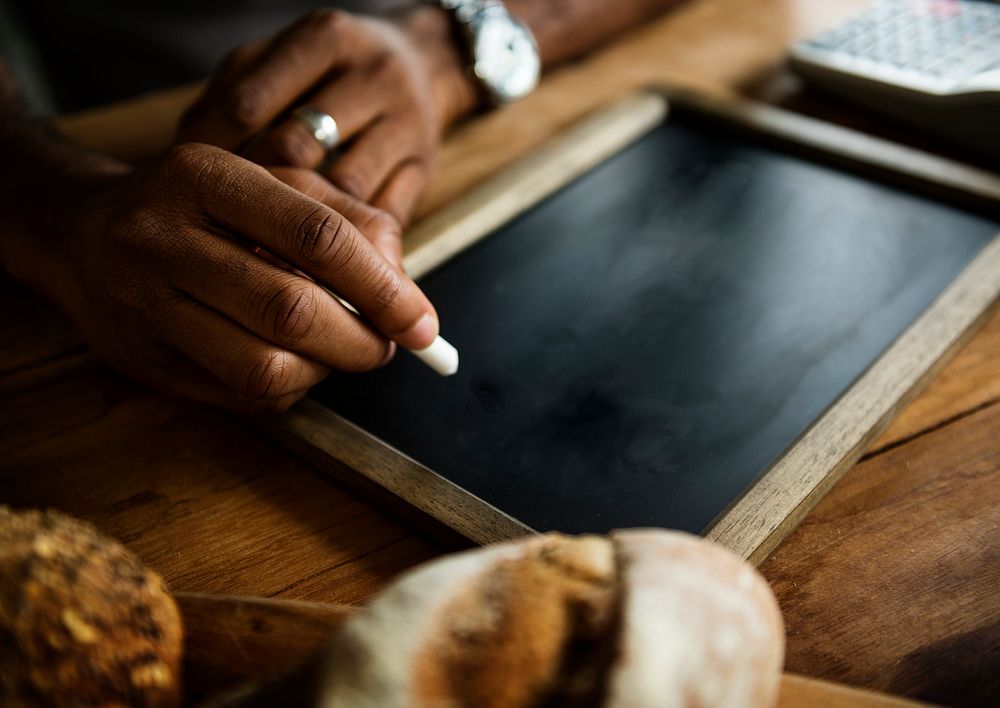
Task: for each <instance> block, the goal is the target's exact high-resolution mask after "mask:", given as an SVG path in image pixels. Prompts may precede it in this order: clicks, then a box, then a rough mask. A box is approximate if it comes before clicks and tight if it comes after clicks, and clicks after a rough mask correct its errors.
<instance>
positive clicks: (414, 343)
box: [396, 313, 438, 349]
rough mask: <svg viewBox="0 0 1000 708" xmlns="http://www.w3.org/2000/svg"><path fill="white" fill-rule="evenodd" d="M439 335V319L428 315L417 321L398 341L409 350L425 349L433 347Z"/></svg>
mask: <svg viewBox="0 0 1000 708" xmlns="http://www.w3.org/2000/svg"><path fill="white" fill-rule="evenodd" d="M437 335H438V321H437V317H434V316H433V315H431V314H430V313H427V314H425V315H424V316H423V317H421V318H420V319H419V320H417V322H416V324H414V325H413V326H412V327H410V328H409V329H408V330H406V331H405V332H403V334H402V335H400V337H399V338H398V339H397V340H396V341H398V342H399V343H400V344H402V345H403V346H404V347H406V348H407V349H424V348H426V347H429V346H430V345H431V343H432V342H433V341H434V338H435V337H437Z"/></svg>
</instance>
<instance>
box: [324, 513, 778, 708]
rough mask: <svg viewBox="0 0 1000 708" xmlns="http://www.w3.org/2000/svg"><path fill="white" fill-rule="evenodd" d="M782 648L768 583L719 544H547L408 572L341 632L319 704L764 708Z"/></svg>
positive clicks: (638, 540) (551, 538)
mask: <svg viewBox="0 0 1000 708" xmlns="http://www.w3.org/2000/svg"><path fill="white" fill-rule="evenodd" d="M783 647H784V634H783V629H782V623H781V616H780V613H779V611H778V608H777V604H776V603H775V600H774V597H773V595H772V594H771V592H770V589H769V588H768V586H767V584H766V583H765V582H764V580H763V579H762V578H761V577H760V576H759V575H758V574H757V572H756V571H755V570H754V569H753V568H752V567H750V566H749V565H747V564H746V563H744V562H743V561H741V560H739V559H738V558H736V557H734V556H732V555H731V554H729V553H728V552H726V551H725V550H723V549H721V548H720V547H718V546H715V545H713V544H711V543H709V542H707V541H704V540H702V539H699V538H696V537H693V536H689V535H687V534H681V533H676V532H667V531H661V530H641V531H624V532H616V533H613V534H612V535H611V536H610V538H602V537H596V536H581V537H567V536H561V535H556V534H552V535H547V536H542V537H536V538H532V539H528V540H524V541H520V542H515V543H506V544H500V545H496V546H492V547H489V548H484V549H480V550H475V551H469V552H466V553H461V554H457V555H454V556H450V557H448V558H445V559H442V560H440V561H436V562H432V563H430V564H427V565H425V566H422V567H420V568H418V569H417V570H415V571H412V572H411V573H409V574H407V575H405V576H404V577H403V578H401V579H400V580H399V581H398V582H397V583H395V584H394V585H393V586H391V587H390V588H389V589H388V590H386V592H385V593H383V594H382V595H381V596H379V597H378V598H376V600H375V601H374V602H373V603H372V604H371V605H370V606H369V607H368V608H367V609H366V610H365V611H363V612H361V613H359V614H358V615H357V616H355V617H353V618H352V619H350V620H349V621H348V622H347V623H346V624H345V625H344V627H343V628H342V630H341V631H340V632H338V634H337V636H336V637H335V638H334V640H333V643H332V645H331V648H330V651H329V652H328V654H327V657H326V659H325V665H324V667H323V669H322V671H320V672H319V677H320V681H321V687H320V691H319V700H318V702H317V705H321V706H325V707H330V708H341V707H343V708H348V707H349V708H369V707H371V708H375V707H378V708H387V707H393V706H399V707H400V708H402V707H403V706H418V707H421V708H423V707H427V708H431V707H433V708H465V707H466V706H468V707H470V708H494V707H495V708H537V707H538V706H567V707H569V708H572V707H574V706H578V707H597V706H607V707H609V708H626V707H628V708H646V707H648V708H670V707H671V706H678V707H680V706H768V705H772V704H773V703H774V701H775V699H776V697H777V689H778V683H779V679H780V672H781V665H782V659H783Z"/></svg>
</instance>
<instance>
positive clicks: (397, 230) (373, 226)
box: [356, 207, 403, 239]
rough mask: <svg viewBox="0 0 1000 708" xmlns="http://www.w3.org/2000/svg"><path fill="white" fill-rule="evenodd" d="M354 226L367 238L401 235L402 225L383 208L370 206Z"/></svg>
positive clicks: (398, 236)
mask: <svg viewBox="0 0 1000 708" xmlns="http://www.w3.org/2000/svg"><path fill="white" fill-rule="evenodd" d="M356 226H357V227H358V228H359V229H361V231H362V232H364V233H365V234H367V235H368V237H369V238H373V237H379V238H395V239H401V238H402V237H403V227H402V226H401V225H400V223H399V221H397V220H396V217H394V216H393V215H392V214H390V213H389V212H387V211H385V210H384V209H377V208H374V207H373V208H371V209H370V210H367V211H366V215H365V217H364V219H363V220H362V221H361V222H360V223H357V224H356Z"/></svg>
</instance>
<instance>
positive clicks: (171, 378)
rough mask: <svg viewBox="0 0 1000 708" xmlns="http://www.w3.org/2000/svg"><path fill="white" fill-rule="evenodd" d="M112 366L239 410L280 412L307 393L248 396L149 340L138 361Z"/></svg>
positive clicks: (165, 389)
mask: <svg viewBox="0 0 1000 708" xmlns="http://www.w3.org/2000/svg"><path fill="white" fill-rule="evenodd" d="M111 360H112V363H114V365H115V368H117V369H118V370H119V371H121V372H122V373H123V374H125V375H126V376H128V377H129V378H131V379H134V380H136V381H138V382H139V383H142V384H145V385H146V386H149V387H150V388H153V389H155V390H157V391H159V392H161V393H165V394H167V395H171V396H178V397H180V398H186V399H188V400H191V401H195V402H197V403H207V404H209V405H213V406H221V407H223V408H228V409H229V410H233V411H238V412H240V413H251V414H264V413H283V412H284V411H286V410H288V409H289V408H290V407H291V406H292V405H294V404H295V403H296V402H298V401H300V400H301V399H303V398H305V396H306V395H307V394H308V393H309V391H308V389H304V390H302V391H295V392H292V393H287V394H284V395H281V396H278V397H276V398H250V397H249V396H244V395H241V394H238V393H236V392H235V391H233V390H231V389H230V388H228V387H227V386H225V385H224V384H222V383H221V382H220V381H219V380H218V379H216V378H215V377H214V376H212V375H211V374H209V373H208V372H207V371H205V370H204V369H202V368H201V367H199V366H196V365H195V364H194V363H192V362H191V361H189V360H187V359H185V358H183V355H181V354H180V353H178V352H177V351H175V350H174V349H172V348H170V347H168V346H167V345H165V344H162V343H159V342H149V343H148V346H147V347H146V348H145V353H144V355H143V361H142V364H141V365H138V364H136V363H135V362H129V363H127V364H126V363H122V362H120V361H114V359H113V358H111Z"/></svg>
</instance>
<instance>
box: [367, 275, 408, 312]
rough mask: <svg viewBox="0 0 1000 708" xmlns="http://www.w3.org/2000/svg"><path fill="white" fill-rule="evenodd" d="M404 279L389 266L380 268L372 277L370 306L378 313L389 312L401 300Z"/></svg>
mask: <svg viewBox="0 0 1000 708" xmlns="http://www.w3.org/2000/svg"><path fill="white" fill-rule="evenodd" d="M402 293H403V281H402V280H401V279H400V278H399V276H398V275H397V274H396V273H395V272H394V271H392V270H390V269H389V268H380V269H379V271H378V275H377V276H375V277H373V278H372V283H371V301H370V303H369V307H370V308H371V309H372V310H373V311H374V312H376V313H381V312H387V311H388V310H391V309H392V308H393V307H395V305H396V304H397V303H398V302H399V298H400V296H401V295H402Z"/></svg>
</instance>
